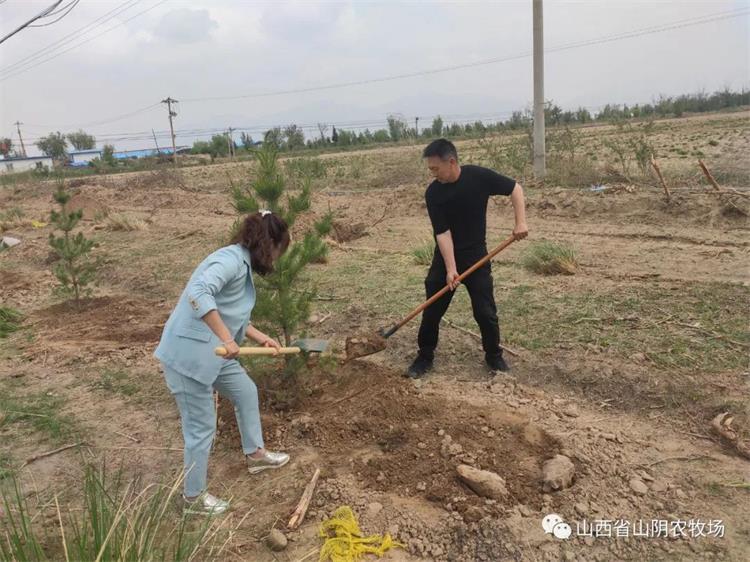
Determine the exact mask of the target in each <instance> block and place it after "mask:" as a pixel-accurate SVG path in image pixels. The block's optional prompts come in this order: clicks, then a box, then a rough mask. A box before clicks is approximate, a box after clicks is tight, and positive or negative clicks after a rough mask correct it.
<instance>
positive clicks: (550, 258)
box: [521, 240, 578, 275]
mask: <svg viewBox="0 0 750 562" xmlns="http://www.w3.org/2000/svg"><path fill="white" fill-rule="evenodd" d="M521 264H522V265H523V266H524V267H525V268H526V269H528V270H529V271H533V272H534V273H540V274H542V275H573V274H575V272H576V270H577V269H578V262H577V261H576V256H575V252H574V251H573V249H572V248H570V247H568V246H564V245H562V244H556V243H554V242H549V241H547V240H542V241H540V242H534V243H532V244H531V245H530V246H529V248H528V249H527V250H526V252H525V254H524V255H523V256H522V258H521Z"/></svg>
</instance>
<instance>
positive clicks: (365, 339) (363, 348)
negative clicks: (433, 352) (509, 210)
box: [346, 235, 516, 361]
mask: <svg viewBox="0 0 750 562" xmlns="http://www.w3.org/2000/svg"><path fill="white" fill-rule="evenodd" d="M515 240H516V238H515V236H513V235H511V236H509V237H508V238H507V239H506V240H505V241H504V242H503V243H502V244H500V245H499V246H497V247H496V248H494V249H493V250H492V251H491V252H490V253H488V254H487V255H486V256H484V257H483V258H482V259H480V260H479V261H478V262H476V263H475V264H474V265H472V266H471V267H470V268H469V269H467V270H466V271H464V272H463V273H462V274H461V275H459V276H458V277H457V278H456V282H457V283H460V282H461V281H463V280H464V279H466V278H467V277H468V276H469V275H471V274H472V273H474V272H475V271H476V270H477V269H479V268H480V267H482V266H483V265H484V264H486V263H487V262H488V261H490V260H491V259H492V258H494V257H495V256H496V255H497V254H499V253H500V252H502V251H503V250H504V249H505V248H507V247H508V246H510V245H511V244H512V243H513V242H514V241H515ZM450 290H451V289H450V286H449V285H446V286H445V287H443V288H442V289H440V290H439V291H438V292H437V293H435V294H434V295H432V296H431V297H430V298H429V299H427V300H426V301H425V302H423V303H422V304H420V305H419V306H418V307H417V308H415V309H414V310H412V311H411V312H410V313H409V314H407V315H406V316H405V317H404V318H403V319H402V320H401V321H400V322H397V323H396V324H394V325H393V326H391V327H390V328H387V329H386V328H381V329H380V331H379V332H378V333H377V334H373V335H369V336H359V337H351V338H347V339H346V360H347V361H349V360H351V359H356V358H358V357H365V356H366V355H372V354H373V353H377V352H378V351H382V350H384V349H385V348H386V346H387V342H386V340H387V339H388V338H390V337H391V336H392V335H393V334H395V333H396V332H397V331H398V330H399V329H400V328H401V327H402V326H403V325H404V324H406V323H407V322H409V320H411V319H412V318H414V317H415V316H416V315H417V314H419V313H420V312H422V311H423V310H424V309H425V308H427V307H428V306H430V305H431V304H432V303H434V302H435V301H437V300H438V299H439V298H440V297H442V296H443V295H444V294H445V293H447V292H448V291H450Z"/></svg>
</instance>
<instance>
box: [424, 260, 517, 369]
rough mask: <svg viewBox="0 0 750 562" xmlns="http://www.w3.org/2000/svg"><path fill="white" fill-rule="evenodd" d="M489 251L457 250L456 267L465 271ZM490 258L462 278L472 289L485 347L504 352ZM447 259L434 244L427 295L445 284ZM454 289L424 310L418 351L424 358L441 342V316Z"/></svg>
mask: <svg viewBox="0 0 750 562" xmlns="http://www.w3.org/2000/svg"><path fill="white" fill-rule="evenodd" d="M486 254H487V250H486V248H480V249H478V250H473V251H467V252H457V253H456V267H457V269H458V273H459V274H460V273H463V272H464V271H466V270H467V269H469V268H470V267H471V266H472V265H474V264H475V263H476V262H477V261H479V260H480V259H481V258H482V257H484V256H485V255H486ZM491 267H492V266H491V265H490V263H489V262H487V263H486V264H484V265H483V266H482V267H480V268H479V269H477V270H476V271H475V272H474V273H472V274H471V275H469V276H468V277H467V278H466V279H464V280H463V284H464V285H465V286H466V289H467V290H468V291H469V297H471V308H472V311H473V312H474V319H475V320H476V321H477V324H479V330H480V332H481V333H482V347H483V348H484V353H485V354H486V355H487V356H494V357H497V356H502V353H503V352H502V349H500V325H499V322H498V319H497V307H496V306H495V295H494V293H493V287H492V269H491ZM446 275H447V271H446V269H445V262H444V261H443V256H442V255H441V254H440V251H439V249H437V248H435V257H434V258H433V260H432V265H431V266H430V270H429V271H428V272H427V278H426V279H425V280H424V285H425V290H426V294H427V298H430V297H431V296H432V295H434V294H435V293H437V292H438V291H439V290H440V289H442V288H443V287H445V283H446V281H445V276H446ZM453 293H454V291H448V292H447V293H445V294H444V295H443V296H442V297H440V298H439V299H438V300H437V301H436V302H434V303H432V304H431V305H430V306H428V307H427V308H426V309H425V310H424V312H423V313H422V324H421V326H420V327H419V336H418V338H417V343H418V344H419V354H420V355H421V356H423V357H425V358H428V359H432V358H433V357H434V355H435V348H436V347H437V343H438V334H439V332H440V320H441V319H442V317H443V315H444V314H445V311H446V310H448V306H449V305H450V303H451V300H452V299H453Z"/></svg>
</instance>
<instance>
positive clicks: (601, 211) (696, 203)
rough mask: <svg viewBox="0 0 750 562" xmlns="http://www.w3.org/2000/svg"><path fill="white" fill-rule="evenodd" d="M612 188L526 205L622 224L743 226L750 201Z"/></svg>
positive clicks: (559, 194)
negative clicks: (667, 222) (665, 194)
mask: <svg viewBox="0 0 750 562" xmlns="http://www.w3.org/2000/svg"><path fill="white" fill-rule="evenodd" d="M630 187H631V189H629V190H626V189H614V188H613V189H611V190H607V191H604V192H602V193H592V192H586V191H584V192H580V191H571V190H562V189H558V190H555V191H551V192H548V193H543V194H542V195H541V196H538V197H532V198H530V199H529V201H528V202H527V206H528V208H530V209H533V212H536V213H538V214H539V215H540V216H541V217H555V216H559V217H572V218H580V217H591V218H601V217H602V216H606V217H612V218H613V220H615V221H617V222H623V223H633V222H644V223H653V222H657V221H660V222H661V221H665V220H666V221H670V222H674V223H683V224H684V223H687V224H702V225H714V226H715V225H722V226H730V227H742V226H745V225H747V222H748V216H749V215H750V198H748V197H745V196H743V195H739V194H735V193H732V192H726V193H722V194H717V193H711V192H701V191H695V192H689V191H675V192H674V193H673V194H672V198H671V200H670V201H667V200H666V199H665V198H664V195H663V193H660V192H658V191H657V190H655V189H651V188H638V189H632V186H630Z"/></svg>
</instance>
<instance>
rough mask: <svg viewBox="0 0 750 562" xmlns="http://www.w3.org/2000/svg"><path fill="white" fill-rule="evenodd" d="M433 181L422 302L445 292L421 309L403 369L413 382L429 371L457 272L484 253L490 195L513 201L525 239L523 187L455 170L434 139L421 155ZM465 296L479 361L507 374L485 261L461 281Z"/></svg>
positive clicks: (469, 169)
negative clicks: (431, 243) (477, 334)
mask: <svg viewBox="0 0 750 562" xmlns="http://www.w3.org/2000/svg"><path fill="white" fill-rule="evenodd" d="M422 157H423V158H424V159H425V161H426V162H427V167H428V168H429V170H430V172H431V173H432V176H433V177H434V178H435V181H433V182H432V183H431V184H430V185H429V187H428V188H427V192H426V193H425V200H426V202H427V212H428V213H429V215H430V221H431V222H432V229H433V232H434V234H435V241H436V243H437V249H438V250H439V251H436V252H435V257H434V258H433V260H432V265H431V266H430V270H429V272H428V273H427V278H426V279H425V289H426V292H427V298H430V297H431V296H432V295H434V294H435V293H437V292H438V291H439V290H440V289H442V288H443V287H444V286H445V285H446V284H447V285H450V287H451V290H450V291H448V292H447V293H446V294H445V295H443V296H442V297H441V298H440V299H439V300H437V301H436V302H434V303H433V304H432V305H431V306H429V307H427V308H426V309H425V311H424V312H423V313H422V325H421V326H420V327H419V337H418V344H419V354H418V355H417V358H416V359H415V360H414V362H413V363H412V364H411V366H410V367H409V370H408V371H407V374H408V376H410V377H411V378H419V377H421V376H423V375H424V374H425V373H426V372H427V371H429V370H430V369H431V368H432V362H433V358H434V355H435V348H436V347H437V343H438V331H439V326H440V319H441V318H442V317H443V314H445V311H446V310H448V305H449V304H450V302H451V299H452V298H453V291H454V290H455V289H456V287H458V283H457V282H456V278H457V277H458V275H459V273H462V272H464V271H466V270H467V269H469V267H471V266H472V265H473V264H474V263H476V262H477V261H479V260H480V259H481V258H482V257H484V256H485V255H486V254H487V243H486V240H485V238H486V235H487V201H488V200H489V198H490V196H491V195H508V196H510V199H511V202H512V203H513V210H514V214H515V228H514V229H513V235H514V236H515V238H516V239H517V240H520V239H522V238H526V236H527V235H528V230H529V229H528V227H527V226H526V210H525V205H524V196H523V188H522V187H521V186H520V185H519V184H518V183H516V181H515V180H512V179H510V178H507V177H505V176H502V175H500V174H498V173H497V172H494V171H493V170H490V169H487V168H482V167H480V166H469V165H464V166H459V165H458V153H457V152H456V147H455V146H454V145H453V143H452V142H450V141H447V140H445V139H438V140H436V141H433V142H431V143H430V144H429V145H428V146H427V147H426V148H425V149H424V152H423V153H422ZM463 284H464V285H466V289H467V290H468V291H469V296H470V297H471V308H472V310H473V312H474V319H475V320H476V321H477V324H479V329H480V331H481V333H482V347H483V348H484V354H485V355H484V357H485V361H486V362H487V365H488V366H489V368H490V369H491V370H493V371H507V370H508V365H507V364H506V363H505V360H504V359H503V351H502V349H501V348H500V327H499V323H498V319H497V308H496V306H495V296H494V294H493V291H492V273H491V265H490V263H489V262H488V263H486V264H485V265H484V266H482V267H481V268H479V269H477V270H476V271H475V272H474V273H472V274H471V275H469V276H468V277H467V278H466V279H464V281H463Z"/></svg>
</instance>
